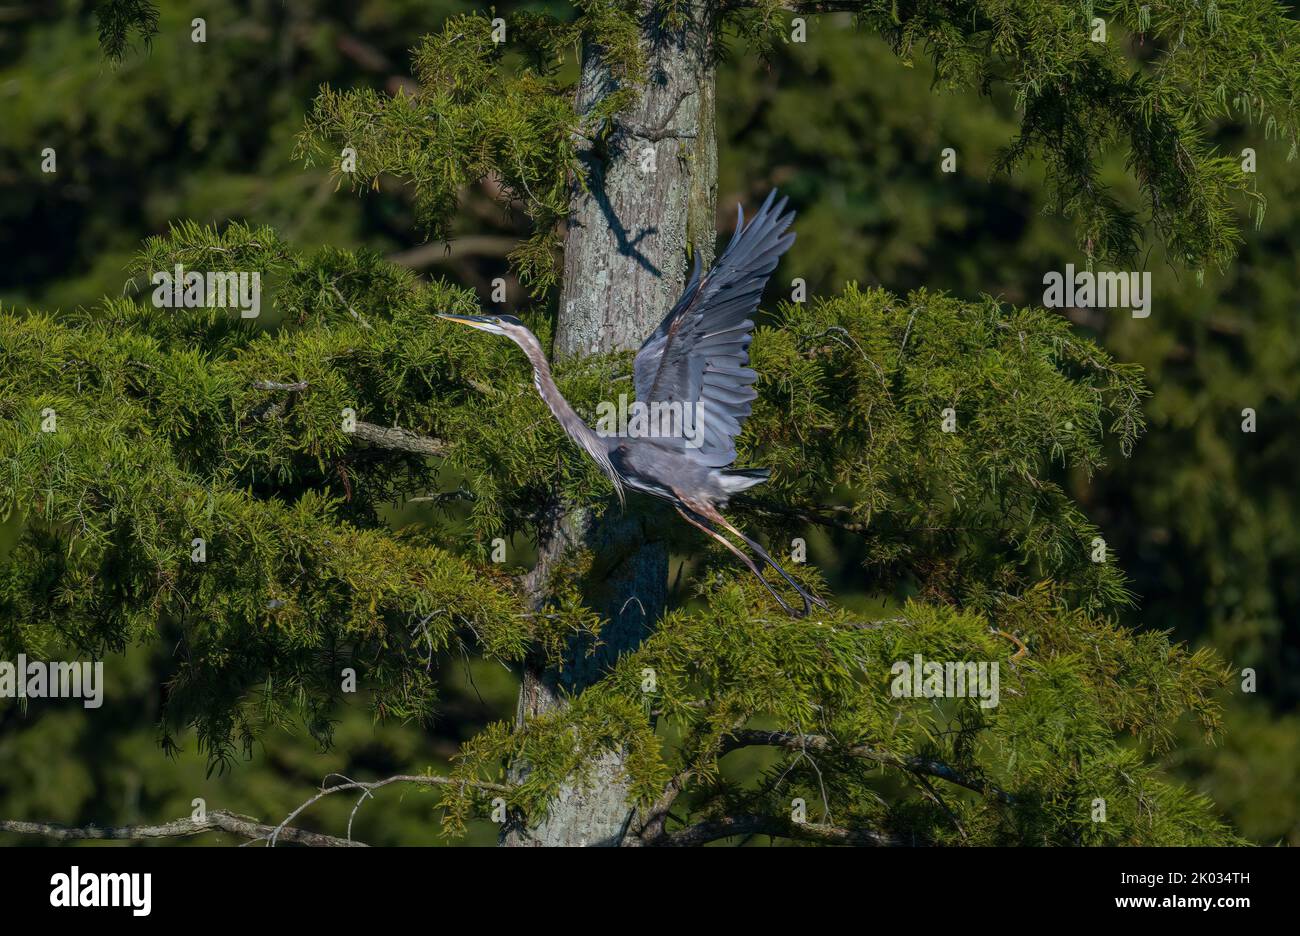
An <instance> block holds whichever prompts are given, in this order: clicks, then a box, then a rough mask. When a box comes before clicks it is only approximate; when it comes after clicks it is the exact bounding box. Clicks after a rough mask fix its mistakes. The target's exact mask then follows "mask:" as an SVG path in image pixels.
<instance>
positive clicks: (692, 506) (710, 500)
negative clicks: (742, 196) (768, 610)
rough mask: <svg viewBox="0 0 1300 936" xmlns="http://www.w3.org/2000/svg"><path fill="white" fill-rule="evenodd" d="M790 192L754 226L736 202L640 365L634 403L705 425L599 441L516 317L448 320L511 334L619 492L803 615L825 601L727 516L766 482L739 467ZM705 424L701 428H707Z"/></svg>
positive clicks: (787, 237) (788, 236) (571, 430)
mask: <svg viewBox="0 0 1300 936" xmlns="http://www.w3.org/2000/svg"><path fill="white" fill-rule="evenodd" d="M785 204H786V199H784V198H782V199H781V200H780V201H776V191H775V190H773V191H772V193H771V194H769V195H768V196H767V200H766V201H765V202H763V206H762V207H761V208H760V209H759V211H758V214H757V215H755V216H754V217H753V218H752V219H751V220H750V222H749V223H748V224H746V223H745V211H744V208H743V207H739V206H738V215H739V218H738V220H737V223H736V233H735V234H734V235H733V236H732V238H731V243H729V244H728V245H727V249H726V250H725V251H723V253H722V256H721V258H719V260H718V262H717V263H716V264H715V265H714V266H713V268H712V269H711V270H709V272H708V273H706V274H704V275H701V272H700V255H699V253H698V252H697V253H696V255H695V271H694V273H692V275H691V279H690V282H688V283H687V284H686V289H685V291H684V292H683V293H682V295H681V298H680V299H678V300H677V304H676V305H675V306H673V308H672V311H670V312H669V313H668V315H667V316H665V317H664V320H663V321H662V322H661V323H660V324H659V327H658V328H656V329H655V330H654V332H653V333H652V334H651V335H650V336H649V337H648V338H646V340H645V343H644V344H642V345H641V350H639V351H638V352H637V354H636V359H635V362H634V365H633V382H634V384H635V387H636V396H637V402H638V403H644V404H647V405H654V404H660V405H680V406H681V407H682V411H683V412H685V411H687V410H688V409H689V411H691V412H693V413H696V414H698V415H697V417H696V419H697V421H698V422H699V424H700V425H699V429H697V430H696V431H695V432H694V433H693V434H692V435H691V437H690V438H689V439H688V438H687V436H686V434H685V433H677V434H675V435H669V436H659V435H656V436H647V435H639V436H638V437H635V438H626V437H624V438H617V437H607V436H602V435H600V434H598V433H597V432H595V431H594V430H593V429H592V428H591V427H590V426H588V425H587V423H586V422H584V421H583V419H582V418H581V417H580V416H579V415H578V414H577V413H576V412H574V410H573V407H572V406H570V405H569V403H568V401H567V400H565V399H564V397H563V396H562V395H561V394H560V391H559V388H558V387H556V385H555V381H554V380H553V379H552V377H551V368H550V365H549V364H548V363H547V361H546V356H545V355H544V354H543V353H542V346H541V343H540V342H539V341H538V340H537V336H536V335H534V334H533V333H532V332H531V331H529V329H528V328H527V326H525V325H524V323H523V322H521V321H519V319H517V318H515V317H514V316H513V315H441V316H440V318H444V319H448V320H449V321H452V322H459V323H461V324H463V325H470V326H472V327H474V328H477V329H480V330H482V331H486V332H491V333H492V334H494V335H505V336H506V337H507V338H510V339H511V340H512V341H514V342H515V344H517V345H519V347H520V348H522V349H523V352H524V354H526V355H527V356H528V360H529V361H530V362H531V363H532V365H533V383H534V384H535V385H536V386H537V392H538V393H540V394H541V397H542V399H543V400H544V401H545V402H546V405H547V406H548V407H549V408H550V410H551V412H552V413H553V414H554V415H555V418H556V419H557V420H558V421H559V423H560V425H561V426H562V427H563V428H564V431H565V432H566V433H568V435H569V437H570V438H571V439H573V441H575V442H576V443H577V444H578V445H579V446H581V447H582V449H583V450H584V451H585V452H586V453H587V454H588V455H590V456H591V457H592V459H594V460H595V462H596V464H597V465H598V466H599V467H600V470H601V472H602V473H603V474H604V475H605V476H606V477H608V478H609V479H610V481H612V482H613V483H614V488H615V490H616V491H617V492H618V496H619V499H620V500H622V498H623V490H624V488H631V489H632V490H634V491H641V492H642V493H645V494H649V495H651V496H652V497H658V498H660V499H662V500H666V501H668V502H669V503H670V504H672V505H673V506H674V507H675V508H677V512H678V513H680V514H681V515H682V516H683V517H684V518H686V521H687V522H688V523H690V524H691V525H693V526H695V527H697V528H699V529H700V530H702V531H704V532H705V533H706V534H708V535H709V536H711V537H712V538H713V539H715V540H717V541H718V542H720V543H722V545H724V546H726V547H727V548H728V549H729V550H731V551H732V552H733V553H735V554H736V555H737V556H739V557H740V560H741V561H742V562H744V563H745V565H746V566H747V567H748V568H749V570H750V571H751V572H753V573H754V575H756V576H757V577H758V580H759V581H760V582H762V583H763V587H765V588H766V589H767V590H768V592H770V593H771V595H772V597H773V598H775V599H776V601H777V603H778V604H780V605H781V607H782V608H784V609H785V610H786V611H787V612H789V613H790V614H791V615H794V616H796V617H803V616H805V615H807V614H808V612H809V611H811V610H812V606H813V605H814V604H815V605H817V606H818V607H822V608H825V607H827V605H826V602H824V601H823V600H822V599H820V598H818V597H817V596H815V595H812V594H810V593H809V592H808V591H807V590H806V589H804V588H803V586H801V585H800V584H799V583H798V582H796V581H795V580H794V579H793V578H791V577H790V575H789V574H787V573H786V571H785V570H784V569H782V568H781V567H780V566H779V565H777V563H776V561H775V560H774V559H773V558H772V557H771V556H770V555H768V553H767V550H765V549H764V548H763V547H762V546H761V545H760V544H758V543H756V542H755V541H754V540H752V539H750V538H749V537H748V536H746V535H745V534H744V533H742V532H741V531H740V530H738V529H736V527H734V526H732V525H731V524H730V523H729V522H728V521H727V519H726V518H725V517H723V516H722V513H721V509H722V508H724V507H725V506H726V505H727V501H728V500H729V499H730V498H731V496H732V495H733V494H736V493H738V492H740V491H744V490H747V489H748V488H751V487H754V486H755V485H757V484H762V483H763V482H764V481H765V480H767V477H768V475H769V471H768V469H766V468H732V467H731V464H732V462H734V461H735V460H736V445H735V439H736V436H737V435H739V433H740V426H741V423H743V422H744V421H745V419H746V418H747V417H748V416H749V412H750V405H751V404H752V402H753V400H754V399H755V397H757V396H758V392H757V391H756V390H755V389H754V387H753V384H754V382H755V381H756V380H757V379H758V375H757V374H755V373H754V371H753V370H752V369H751V368H750V367H749V366H748V365H749V343H750V340H751V339H752V338H753V330H754V323H753V321H752V320H751V318H750V317H751V316H752V315H753V314H754V312H755V310H757V308H758V302H759V299H760V298H761V296H762V294H763V287H764V286H765V285H766V283H767V279H768V277H769V276H770V275H771V274H772V270H774V269H775V268H776V264H777V261H778V260H779V259H780V258H781V255H782V254H783V253H785V252H786V250H788V249H789V247H790V245H791V244H793V243H794V234H792V233H786V230H787V228H789V227H790V224H791V222H793V221H794V212H793V211H791V212H786V213H783V211H784V209H785ZM701 430H702V431H701ZM719 527H722V528H725V529H726V530H728V531H729V532H731V533H733V534H735V535H736V536H738V537H740V539H742V540H744V542H745V543H746V544H747V545H748V546H749V547H750V548H751V549H752V550H753V551H754V553H755V554H756V555H757V556H758V557H759V559H760V560H762V561H763V562H765V563H767V564H768V565H770V566H771V567H772V568H773V569H775V570H776V571H777V573H778V574H779V575H780V576H781V577H782V578H783V579H785V580H786V582H787V583H789V585H790V586H791V587H792V588H794V590H795V591H796V592H797V593H798V594H799V597H800V598H801V599H802V601H803V609H802V610H801V611H796V610H795V609H794V608H792V607H791V606H790V605H789V604H788V603H787V602H786V600H785V599H784V598H782V597H781V595H780V594H779V593H778V592H777V591H776V589H774V588H773V587H772V585H771V584H770V583H769V582H768V581H767V579H766V578H764V577H763V574H762V572H761V571H760V570H759V567H758V566H757V565H756V564H755V563H754V561H753V560H752V559H751V558H750V557H749V556H748V555H746V554H745V553H744V552H742V551H741V550H740V549H739V548H738V547H737V546H736V545H735V544H733V543H732V542H731V541H730V540H728V539H727V538H726V537H725V536H723V535H722V533H721V532H720V531H719V529H718V528H719Z"/></svg>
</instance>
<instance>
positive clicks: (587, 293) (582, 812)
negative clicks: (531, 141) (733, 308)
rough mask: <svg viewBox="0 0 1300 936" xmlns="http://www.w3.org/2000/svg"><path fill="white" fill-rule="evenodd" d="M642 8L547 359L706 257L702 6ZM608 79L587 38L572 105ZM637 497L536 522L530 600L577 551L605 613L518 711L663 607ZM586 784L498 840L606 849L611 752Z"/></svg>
mask: <svg viewBox="0 0 1300 936" xmlns="http://www.w3.org/2000/svg"><path fill="white" fill-rule="evenodd" d="M643 8H644V15H643V17H642V19H641V42H642V47H643V49H644V50H645V54H646V59H647V63H648V67H647V72H646V75H647V80H646V81H645V83H644V85H643V86H642V87H641V88H640V91H641V93H640V95H639V98H638V100H637V102H636V103H635V105H633V106H632V107H630V108H629V109H628V110H627V111H625V112H623V113H622V114H620V115H619V117H618V118H617V119H616V120H615V123H614V126H613V128H612V132H611V133H610V134H609V135H608V136H607V137H605V138H604V139H603V141H602V142H601V144H600V145H598V146H593V147H592V148H591V149H589V150H588V151H587V152H586V154H585V158H584V163H585V179H583V180H579V179H576V178H575V179H574V182H573V190H572V193H573V194H572V201H571V205H570V213H569V218H568V231H567V235H566V240H565V245H564V283H563V287H562V290H561V294H560V306H559V320H558V323H557V328H556V339H555V347H554V350H553V354H554V356H555V357H556V358H558V359H564V358H567V357H576V356H582V355H586V354H600V353H606V352H609V351H618V350H628V349H634V348H637V347H639V346H640V344H641V342H642V340H644V338H645V336H646V335H648V334H649V333H650V332H651V331H652V330H653V329H654V328H655V327H656V326H657V325H658V324H659V321H660V320H661V319H662V318H663V316H664V315H666V314H667V312H668V310H669V309H670V308H671V307H672V304H673V303H674V302H675V301H676V299H677V297H678V295H680V293H681V291H682V289H683V288H684V286H685V281H686V277H687V275H688V272H689V263H690V262H691V261H689V260H688V256H691V255H693V252H694V251H699V252H700V253H701V259H702V261H703V262H704V263H705V264H706V265H707V264H708V263H709V262H710V261H711V260H712V257H713V248H714V219H715V217H716V202H717V144H716V138H715V128H714V60H713V48H712V41H713V40H712V36H713V31H712V17H713V15H714V10H713V5H712V3H703V4H697V5H696V6H695V7H694V8H693V10H692V12H691V16H690V19H689V20H688V21H687V22H686V23H685V24H684V25H682V26H680V27H677V26H670V25H667V24H665V23H664V22H663V21H662V20H660V19H659V17H658V15H657V14H656V13H655V12H654V10H653V9H652V4H651V3H649V2H644V3H643ZM615 87H616V84H615V79H614V77H613V76H612V74H611V70H610V68H609V67H608V64H607V63H606V62H605V60H604V57H603V55H602V51H601V49H600V48H599V47H597V46H595V45H593V44H590V43H589V44H587V45H586V46H585V47H584V49H583V61H582V75H581V79H580V83H579V87H578V92H577V93H578V108H579V112H580V113H584V114H585V113H588V112H589V111H590V110H591V108H592V107H593V106H594V105H595V104H596V103H597V102H598V101H600V100H601V99H602V98H603V97H604V96H605V95H607V94H609V93H610V92H611V91H612V90H614V89H615ZM584 183H585V184H584ZM641 506H644V505H638V504H637V503H636V500H635V499H634V500H632V501H631V502H629V504H628V506H627V508H626V509H625V510H624V511H623V512H622V513H620V512H619V510H618V509H617V508H613V509H611V510H610V511H607V512H606V514H605V515H604V516H603V517H601V518H600V519H598V520H597V519H593V518H592V516H591V515H590V514H589V513H587V512H585V511H580V510H568V509H560V510H557V511H556V515H555V520H554V522H553V523H552V524H550V525H549V528H548V529H547V530H545V531H544V532H543V535H542V537H541V542H540V544H539V546H540V550H539V558H538V567H537V569H536V570H535V571H534V573H533V575H532V576H531V581H530V585H531V588H532V591H533V597H534V600H535V601H541V600H543V598H544V595H545V593H546V590H547V585H548V581H549V578H550V575H549V572H550V570H551V569H552V568H553V567H554V566H555V563H556V562H557V561H559V560H560V558H561V557H562V555H563V554H564V552H565V551H566V550H567V549H569V548H571V547H586V548H588V549H590V550H591V551H592V552H593V554H595V555H598V556H600V557H602V560H603V562H602V565H603V567H604V569H605V570H606V571H605V573H604V574H602V575H600V576H599V578H600V581H593V582H592V583H591V584H592V588H591V589H590V591H589V594H588V596H587V598H588V600H589V601H590V602H591V604H592V606H593V608H595V610H597V611H599V612H600V613H601V614H602V616H603V617H604V618H605V620H606V621H607V622H608V623H607V624H606V625H605V627H604V629H603V630H602V633H601V642H602V643H601V647H600V649H599V651H598V652H597V653H595V654H591V655H588V653H587V644H586V643H585V642H578V641H575V643H574V645H573V646H572V648H571V651H570V654H569V658H568V659H566V660H565V666H564V668H563V672H562V674H561V673H559V672H556V671H555V670H546V669H544V668H543V667H542V666H541V665H540V664H539V663H537V662H533V663H532V664H530V665H529V666H527V667H526V669H525V674H524V680H523V686H522V687H521V690H520V697H519V708H518V717H519V719H520V720H523V719H526V718H528V717H530V716H534V715H539V714H543V713H545V712H548V711H553V710H554V709H555V708H557V707H558V706H560V705H562V704H563V699H562V695H561V687H563V688H564V689H566V690H568V691H580V690H581V689H582V688H583V687H584V686H586V685H590V684H591V682H593V681H595V680H596V679H598V678H599V677H600V674H601V672H602V671H603V670H604V668H605V666H606V665H607V664H608V663H609V662H610V661H611V660H612V659H614V658H616V657H617V656H618V655H619V654H621V653H623V652H626V651H627V650H629V649H631V648H633V647H635V646H637V645H638V644H639V643H640V641H641V640H642V639H643V638H644V637H645V635H646V634H647V633H649V630H650V628H651V627H653V624H654V622H655V620H656V619H657V618H658V617H659V615H660V614H661V613H662V612H663V609H664V605H665V603H666V600H667V591H668V589H667V579H668V553H667V549H666V547H665V546H664V544H663V543H662V542H657V541H655V539H654V537H653V535H652V534H651V533H650V532H649V531H648V529H647V524H646V523H645V522H644V519H645V518H644V517H643V515H641V514H640V513H639V510H638V508H639V507H641ZM593 578H595V577H593ZM519 769H520V770H527V767H526V765H525V766H521V767H520V768H519ZM586 780H587V782H586V783H585V784H583V783H578V782H575V783H574V784H572V785H571V786H567V787H566V788H565V789H563V790H562V791H561V792H560V795H559V796H557V797H556V798H555V800H554V801H552V803H551V805H550V809H549V811H548V813H547V815H546V816H545V817H543V818H540V820H538V819H536V818H530V821H529V823H528V824H527V826H526V827H513V828H511V829H509V830H508V831H507V832H506V833H505V835H503V837H502V841H503V843H504V844H507V845H515V846H519V845H535V846H567V845H617V844H618V843H619V839H620V837H621V835H622V834H623V832H624V830H625V829H626V827H627V824H628V821H629V819H630V818H631V816H630V807H629V805H628V802H627V786H626V784H625V783H624V781H623V770H622V758H621V756H620V753H619V752H617V751H611V752H606V753H605V754H604V755H602V756H600V757H598V758H597V759H596V763H595V764H594V765H593V767H592V768H591V770H590V771H589V772H588V775H587V778H586Z"/></svg>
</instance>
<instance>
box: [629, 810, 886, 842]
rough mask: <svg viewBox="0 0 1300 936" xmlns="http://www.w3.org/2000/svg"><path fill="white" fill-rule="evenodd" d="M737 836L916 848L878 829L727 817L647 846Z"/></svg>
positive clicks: (759, 818)
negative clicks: (763, 836)
mask: <svg viewBox="0 0 1300 936" xmlns="http://www.w3.org/2000/svg"><path fill="white" fill-rule="evenodd" d="M734 835H772V836H776V837H778V838H788V839H796V840H799V841H804V842H819V843H821V844H823V845H874V846H884V847H899V846H904V845H908V844H912V843H909V842H905V841H903V840H902V839H900V838H898V837H896V836H893V835H890V834H888V833H886V832H877V831H876V830H875V829H849V828H842V827H840V826H832V825H819V824H816V823H811V822H791V821H790V820H788V819H778V818H776V817H775V816H725V817H723V818H721V819H706V820H705V821H704V822H699V823H696V824H695V825H693V826H688V827H687V828H685V829H681V830H680V831H677V832H669V833H667V834H665V835H661V836H660V837H658V838H657V839H654V840H652V841H650V842H648V843H647V844H649V845H657V846H669V847H691V846H696V845H705V844H707V843H709V842H716V841H717V840H718V839H724V838H731V837H732V836H734Z"/></svg>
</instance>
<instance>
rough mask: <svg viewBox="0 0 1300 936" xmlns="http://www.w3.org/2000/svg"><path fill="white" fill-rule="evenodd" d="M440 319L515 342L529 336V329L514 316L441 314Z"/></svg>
mask: <svg viewBox="0 0 1300 936" xmlns="http://www.w3.org/2000/svg"><path fill="white" fill-rule="evenodd" d="M438 318H440V319H446V320H447V321H449V322H459V323H460V324H462V325H468V326H469V327H470V328H477V329H478V330H479V331H485V332H491V333H492V334H494V335H505V336H506V337H507V338H513V339H515V341H518V340H519V339H520V338H522V337H523V336H524V335H526V334H528V327H527V326H526V325H524V323H523V322H521V321H519V319H517V318H515V317H514V316H513V315H443V314H442V313H439V314H438Z"/></svg>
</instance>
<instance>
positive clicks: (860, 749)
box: [722, 729, 1015, 803]
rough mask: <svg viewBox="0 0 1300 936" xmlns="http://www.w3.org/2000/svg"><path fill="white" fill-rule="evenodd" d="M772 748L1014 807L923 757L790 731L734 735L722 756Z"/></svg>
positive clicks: (1008, 798) (1002, 794)
mask: <svg viewBox="0 0 1300 936" xmlns="http://www.w3.org/2000/svg"><path fill="white" fill-rule="evenodd" d="M764 744H766V745H772V746H774V747H783V748H788V749H789V750H793V751H818V752H822V753H838V754H844V755H847V756H849V757H860V758H862V759H863V760H871V761H875V762H876V763H878V764H885V765H888V766H890V767H897V768H899V769H900V770H907V771H910V772H911V773H914V774H924V775H926V776H930V777H938V778H939V779H940V780H946V781H948V782H949V783H953V784H956V785H957V786H960V787H965V788H966V789H968V790H973V791H974V792H976V793H981V794H992V795H993V796H995V797H997V798H998V799H1000V800H1001V801H1002V802H1004V803H1014V802H1015V797H1013V796H1012V795H1011V794H1010V793H1007V792H1006V791H1005V790H1003V789H1001V788H999V787H997V786H995V785H994V784H992V783H988V782H987V781H985V780H981V779H979V778H976V777H968V776H966V775H964V774H962V773H959V772H958V771H956V770H954V769H953V768H952V767H949V766H948V765H947V764H944V763H942V762H941V761H935V760H928V759H926V758H923V757H908V758H901V757H898V756H896V755H894V754H890V753H889V752H888V751H879V750H876V749H875V748H871V747H868V746H867V745H865V744H858V745H852V746H850V747H837V746H836V745H835V744H834V742H832V741H831V739H830V738H827V737H825V736H823V735H801V734H796V733H794V732H791V731H759V730H754V729H743V730H740V731H735V732H733V733H732V734H731V736H730V737H729V738H728V739H727V740H726V741H725V742H724V743H723V750H722V753H724V754H725V753H727V752H728V751H733V750H735V749H736V748H741V747H750V746H753V745H764Z"/></svg>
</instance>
